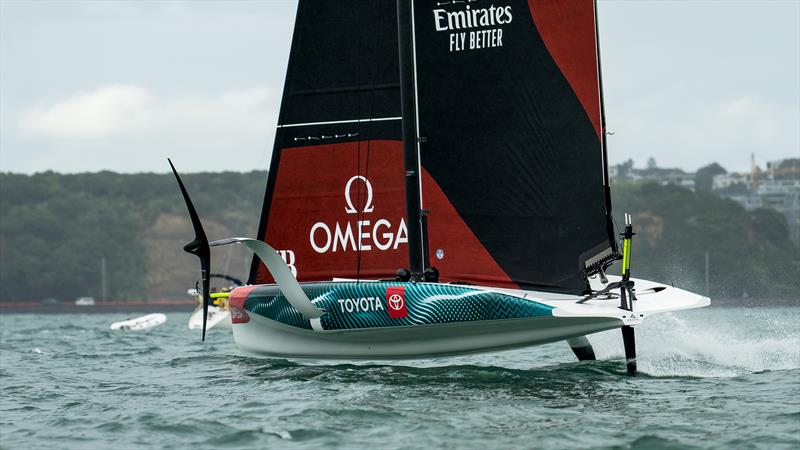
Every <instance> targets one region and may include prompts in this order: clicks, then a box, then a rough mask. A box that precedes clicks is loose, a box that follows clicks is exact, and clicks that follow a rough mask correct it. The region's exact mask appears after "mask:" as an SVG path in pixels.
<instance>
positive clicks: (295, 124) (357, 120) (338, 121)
mask: <svg viewBox="0 0 800 450" xmlns="http://www.w3.org/2000/svg"><path fill="white" fill-rule="evenodd" d="M402 119H403V118H402V117H376V118H369V119H353V120H331V121H328V122H306V123H287V124H285V125H278V126H277V128H292V127H310V126H314V125H337V124H341V123H361V122H385V121H387V120H402Z"/></svg>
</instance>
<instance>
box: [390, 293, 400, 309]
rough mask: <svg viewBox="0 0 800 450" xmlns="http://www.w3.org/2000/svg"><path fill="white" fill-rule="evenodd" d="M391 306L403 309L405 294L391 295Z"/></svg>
mask: <svg viewBox="0 0 800 450" xmlns="http://www.w3.org/2000/svg"><path fill="white" fill-rule="evenodd" d="M389 307H390V308H392V309H393V310H395V311H399V310H401V309H403V296H402V295H400V294H392V295H390V296H389Z"/></svg>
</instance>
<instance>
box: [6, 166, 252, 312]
mask: <svg viewBox="0 0 800 450" xmlns="http://www.w3.org/2000/svg"><path fill="white" fill-rule="evenodd" d="M183 179H184V181H185V183H186V185H187V187H188V188H189V190H190V191H191V194H192V199H193V200H194V202H195V205H196V206H197V209H198V211H199V212H200V214H201V215H202V216H203V219H204V220H209V221H213V222H217V223H224V224H225V226H226V227H227V228H228V229H230V230H232V231H233V232H235V233H236V234H244V235H248V236H252V235H255V233H256V227H257V226H258V212H257V211H259V210H260V207H261V201H262V200H263V196H264V187H265V185H266V172H264V171H260V172H259V171H253V172H247V173H236V172H224V173H196V174H186V175H183ZM164 216H175V217H180V218H185V217H186V207H185V206H184V204H183V200H182V199H181V196H180V193H179V191H178V187H177V184H176V182H175V179H174V178H173V177H172V175H171V174H154V173H141V174H127V175H126V174H118V173H113V172H99V173H84V174H74V175H64V174H58V173H54V172H45V173H38V174H35V175H21V174H11V173H0V255H2V256H0V300H5V301H9V300H41V299H45V298H55V299H58V300H74V299H75V298H77V297H81V296H92V297H95V298H97V299H99V298H100V297H101V295H102V292H101V290H102V280H101V272H100V270H101V267H100V265H101V260H102V259H103V258H105V260H106V267H107V271H106V297H107V298H108V299H113V300H127V299H146V298H148V297H149V295H150V291H151V290H153V289H154V288H158V286H154V285H153V282H152V280H151V279H159V277H157V276H154V274H156V275H157V274H159V273H160V272H163V271H164V267H165V266H166V265H167V264H168V263H169V261H168V260H169V259H170V258H171V257H172V256H174V257H175V258H184V259H183V260H184V261H185V260H187V259H188V261H189V263H190V264H191V269H196V267H195V261H192V259H191V258H186V257H187V256H189V255H185V254H182V250H181V248H182V246H183V244H185V243H186V242H188V241H189V240H191V239H192V237H193V234H192V231H191V228H190V227H189V225H188V222H187V223H185V224H183V228H182V230H183V232H181V233H178V234H179V235H177V236H174V237H173V236H170V237H169V239H168V240H167V242H166V244H165V245H164V243H163V242H161V241H159V243H160V244H162V245H159V246H158V247H163V246H167V247H170V248H169V252H168V253H167V254H168V255H170V256H168V257H166V258H156V259H154V258H152V257H150V256H151V255H148V252H152V251H153V246H152V245H149V244H150V243H149V242H148V233H150V234H156V235H158V231H159V230H153V226H154V224H160V223H165V221H159V220H157V219H159V218H160V217H164ZM167 222H168V221H167ZM217 237H221V236H217ZM156 250H158V248H157V249H156ZM172 259H174V258H172ZM162 266H163V267H162ZM239 275H241V273H240V274H239ZM191 277H193V278H196V274H192V275H191ZM184 278H185V277H184ZM171 281H172V282H173V283H174V281H175V280H169V279H163V278H162V279H160V281H159V282H161V283H169V282H171ZM181 281H182V282H181V285H179V286H178V287H176V288H174V289H172V290H168V291H167V292H175V293H177V292H183V293H184V295H185V291H186V288H187V287H191V286H192V284H193V282H191V281H190V279H183V280H181ZM187 284H188V285H187Z"/></svg>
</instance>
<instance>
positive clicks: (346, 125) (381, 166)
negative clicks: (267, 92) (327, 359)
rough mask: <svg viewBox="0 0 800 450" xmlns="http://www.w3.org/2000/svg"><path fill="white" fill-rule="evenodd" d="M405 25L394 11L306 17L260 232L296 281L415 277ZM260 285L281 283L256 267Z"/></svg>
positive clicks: (308, 12)
mask: <svg viewBox="0 0 800 450" xmlns="http://www.w3.org/2000/svg"><path fill="white" fill-rule="evenodd" d="M396 17H397V6H396V3H395V2H394V1H376V2H372V1H370V2H364V1H359V0H348V1H343V0H337V1H335V2H313V1H302V0H301V1H300V3H299V5H298V8H297V17H296V21H295V29H294V36H293V39H292V47H291V54H290V58H289V67H288V70H287V75H286V82H285V85H284V92H283V99H282V103H281V110H280V115H279V119H278V128H277V132H276V136H275V145H274V148H273V152H272V159H271V163H270V170H269V178H268V181H267V189H266V195H265V197H264V205H263V209H262V213H261V222H260V226H259V231H258V237H259V239H261V240H263V241H265V242H267V243H269V244H270V245H271V246H273V247H274V248H276V249H278V252H279V253H280V254H281V256H282V257H283V258H284V260H285V261H286V262H287V263H288V264H289V265H290V268H291V269H292V271H293V272H294V273H295V274H296V276H297V279H298V280H301V281H315V280H330V279H331V278H333V277H343V278H356V277H362V278H373V279H374V278H385V277H393V276H394V273H395V271H396V270H397V269H398V268H400V267H405V266H406V265H407V253H408V243H407V242H408V237H407V235H408V233H407V227H406V223H405V188H404V175H403V145H402V131H401V119H400V116H401V111H400V109H401V108H400V85H399V83H400V82H399V63H398V42H397V19H396ZM250 282H251V283H271V282H273V280H272V278H271V277H270V275H269V273H268V272H267V271H266V269H265V268H264V266H263V265H262V264H260V262H259V261H258V260H257V259H255V260H254V263H253V267H252V270H251V276H250Z"/></svg>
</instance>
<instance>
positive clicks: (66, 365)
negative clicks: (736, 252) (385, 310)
mask: <svg viewBox="0 0 800 450" xmlns="http://www.w3.org/2000/svg"><path fill="white" fill-rule="evenodd" d="M125 318H126V316H125V315H118V314H103V315H76V314H65V315H31V314H20V315H0V448H3V449H38V448H42V449H73V448H75V449H87V448H96V449H136V448H142V449H145V448H146V449H161V448H164V449H169V448H175V449H206V448H208V449H214V448H225V449H228V448H242V449H254V448H325V447H330V448H379V449H381V450H387V449H395V448H428V447H443V448H476V449H483V448H541V449H565V448H620V449H694V448H697V449H705V448H719V449H734V448H735V449H750V448H753V449H781V448H784V449H798V448H800V308H797V307H786V308H719V307H711V308H706V309H704V310H698V311H686V312H681V313H673V314H667V315H662V316H657V317H653V318H650V319H649V320H647V321H646V322H645V323H644V324H642V325H641V326H637V328H636V335H637V344H638V350H639V368H640V373H639V375H638V376H636V377H629V376H627V375H626V374H625V367H624V362H623V361H622V357H623V349H622V339H621V336H620V332H619V331H618V330H615V331H610V332H605V333H600V334H597V335H592V336H590V338H589V339H590V341H591V342H592V344H593V345H594V347H595V350H596V352H597V356H598V358H599V360H598V361H594V362H577V361H575V358H574V356H573V355H572V352H571V351H570V349H569V347H568V346H567V345H566V344H565V343H563V342H562V343H556V344H550V345H546V346H541V347H533V348H528V349H523V350H515V351H509V352H503V353H494V354H487V355H476V356H467V357H458V358H449V359H434V360H422V361H412V362H409V361H397V362H371V363H364V362H352V363H345V362H339V363H329V362H321V361H316V362H313V361H312V362H309V361H301V360H286V359H253V358H249V357H245V356H242V355H241V354H240V353H239V352H238V351H237V349H236V347H235V345H234V344H233V341H232V337H231V332H230V330H216V329H215V330H211V331H210V332H209V336H208V338H207V340H206V342H205V343H203V342H200V334H199V332H193V331H190V330H188V328H187V320H188V318H189V312H188V311H187V312H186V313H172V314H169V315H168V321H167V323H166V324H164V325H162V326H160V327H157V328H154V329H151V330H148V331H143V332H124V331H111V330H109V329H108V327H109V324H110V323H111V322H113V321H117V320H122V319H125Z"/></svg>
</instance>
